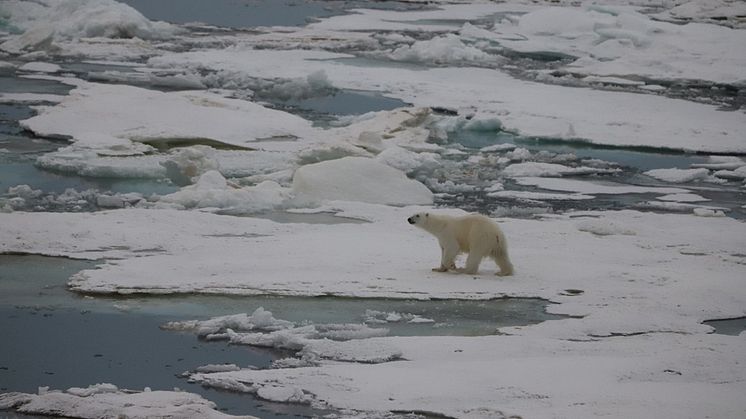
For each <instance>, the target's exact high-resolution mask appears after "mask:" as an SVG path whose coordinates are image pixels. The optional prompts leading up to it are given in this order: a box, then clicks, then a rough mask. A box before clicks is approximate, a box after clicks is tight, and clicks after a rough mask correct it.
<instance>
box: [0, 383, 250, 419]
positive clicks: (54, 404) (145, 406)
mask: <svg viewBox="0 0 746 419" xmlns="http://www.w3.org/2000/svg"><path fill="white" fill-rule="evenodd" d="M216 407H217V406H216V405H215V403H213V402H211V401H209V400H207V399H205V398H203V397H202V396H199V395H197V394H193V393H187V392H182V391H151V390H150V389H146V390H145V391H130V390H124V389H119V388H117V387H116V386H115V385H113V384H96V385H91V386H90V387H87V388H77V387H73V388H69V389H67V390H65V391H58V390H49V389H48V388H40V391H39V394H27V393H4V394H0V409H9V408H13V409H15V410H17V411H18V412H19V413H25V414H36V415H53V416H65V417H76V418H91V419H93V418H101V417H120V416H125V417H128V418H141V419H145V418H152V417H174V418H186V417H195V416H198V417H201V418H214V419H223V418H238V417H240V418H245V419H251V418H253V416H232V415H228V414H225V413H222V412H220V411H218V410H216Z"/></svg>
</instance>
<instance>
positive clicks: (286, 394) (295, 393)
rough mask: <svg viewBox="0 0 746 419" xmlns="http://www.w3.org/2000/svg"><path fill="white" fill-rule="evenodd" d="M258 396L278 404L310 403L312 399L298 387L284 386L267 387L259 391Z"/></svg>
mask: <svg viewBox="0 0 746 419" xmlns="http://www.w3.org/2000/svg"><path fill="white" fill-rule="evenodd" d="M256 395H257V396H259V397H260V398H262V399H264V400H269V401H272V402H278V403H303V404H305V403H310V402H311V397H309V396H307V395H305V394H304V393H303V390H301V389H300V388H298V387H291V386H282V385H265V386H262V387H260V388H259V390H257V392H256Z"/></svg>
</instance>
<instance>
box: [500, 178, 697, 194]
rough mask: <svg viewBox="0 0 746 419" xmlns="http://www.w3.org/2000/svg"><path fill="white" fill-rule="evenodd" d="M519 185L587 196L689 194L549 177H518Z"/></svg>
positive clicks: (669, 189) (662, 189)
mask: <svg viewBox="0 0 746 419" xmlns="http://www.w3.org/2000/svg"><path fill="white" fill-rule="evenodd" d="M515 182H516V183H518V184H519V185H528V186H536V187H538V188H541V189H549V190H552V191H562V192H575V193H580V194H589V195H620V194H647V193H653V194H661V195H662V194H684V193H687V192H689V190H688V189H683V188H666V187H656V186H634V185H623V184H619V183H611V182H608V183H601V182H592V181H586V180H578V179H565V178H549V177H519V178H516V179H515Z"/></svg>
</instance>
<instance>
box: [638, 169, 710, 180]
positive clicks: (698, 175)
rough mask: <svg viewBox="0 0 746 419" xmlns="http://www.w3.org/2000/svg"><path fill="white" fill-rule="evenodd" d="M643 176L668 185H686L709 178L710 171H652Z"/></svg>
mask: <svg viewBox="0 0 746 419" xmlns="http://www.w3.org/2000/svg"><path fill="white" fill-rule="evenodd" d="M644 174H646V175H648V176H650V177H653V178H656V179H658V180H662V181H664V182H668V183H688V182H694V181H701V180H705V179H707V178H708V177H709V176H710V171H709V170H707V169H705V168H699V169H676V168H672V169H653V170H648V171H647V172H644Z"/></svg>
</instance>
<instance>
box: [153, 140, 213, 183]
mask: <svg viewBox="0 0 746 419" xmlns="http://www.w3.org/2000/svg"><path fill="white" fill-rule="evenodd" d="M160 164H161V166H163V167H164V168H166V176H167V177H168V178H169V179H171V181H172V182H173V183H174V184H176V185H178V186H186V185H191V184H192V183H194V180H195V179H197V178H199V176H201V175H202V174H204V173H206V172H208V171H211V170H219V169H220V164H219V163H218V161H217V160H216V159H215V150H214V149H213V148H211V147H208V146H202V145H195V146H191V147H185V148H179V149H176V150H174V151H172V153H171V155H170V156H169V157H168V159H167V160H166V161H163V162H161V163H160Z"/></svg>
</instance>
